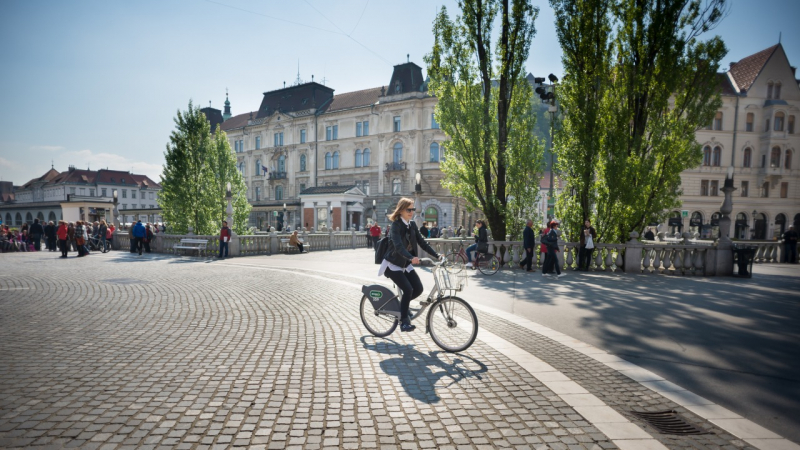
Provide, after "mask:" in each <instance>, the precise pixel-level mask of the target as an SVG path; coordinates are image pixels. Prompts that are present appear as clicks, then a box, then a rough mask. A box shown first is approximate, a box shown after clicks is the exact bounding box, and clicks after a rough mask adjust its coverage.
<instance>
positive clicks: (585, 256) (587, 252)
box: [578, 220, 597, 272]
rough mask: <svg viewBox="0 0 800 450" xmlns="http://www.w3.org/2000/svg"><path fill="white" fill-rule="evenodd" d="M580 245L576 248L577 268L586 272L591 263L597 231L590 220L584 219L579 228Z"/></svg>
mask: <svg viewBox="0 0 800 450" xmlns="http://www.w3.org/2000/svg"><path fill="white" fill-rule="evenodd" d="M580 241H581V242H580V247H579V249H578V270H582V271H584V272H587V271H588V270H589V266H590V265H591V264H592V253H593V252H594V248H595V243H596V242H597V231H595V229H594V227H592V222H590V221H589V220H586V221H585V222H583V227H582V228H581V239H580Z"/></svg>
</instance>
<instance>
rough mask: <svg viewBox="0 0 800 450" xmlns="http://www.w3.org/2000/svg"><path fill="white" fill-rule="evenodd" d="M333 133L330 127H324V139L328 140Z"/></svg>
mask: <svg viewBox="0 0 800 450" xmlns="http://www.w3.org/2000/svg"><path fill="white" fill-rule="evenodd" d="M332 133H333V129H332V127H325V140H326V141H330V140H331V136H332Z"/></svg>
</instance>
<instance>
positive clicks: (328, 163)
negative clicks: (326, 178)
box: [325, 152, 331, 170]
mask: <svg viewBox="0 0 800 450" xmlns="http://www.w3.org/2000/svg"><path fill="white" fill-rule="evenodd" d="M325 170H331V152H327V153H325Z"/></svg>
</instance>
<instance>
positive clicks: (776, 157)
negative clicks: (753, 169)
mask: <svg viewBox="0 0 800 450" xmlns="http://www.w3.org/2000/svg"><path fill="white" fill-rule="evenodd" d="M769 166H770V167H771V168H773V169H777V168H778V167H780V166H781V148H780V147H772V153H770V155H769Z"/></svg>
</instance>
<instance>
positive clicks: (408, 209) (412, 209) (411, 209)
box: [406, 208, 417, 212]
mask: <svg viewBox="0 0 800 450" xmlns="http://www.w3.org/2000/svg"><path fill="white" fill-rule="evenodd" d="M416 210H417V208H406V212H414V211H416Z"/></svg>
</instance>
